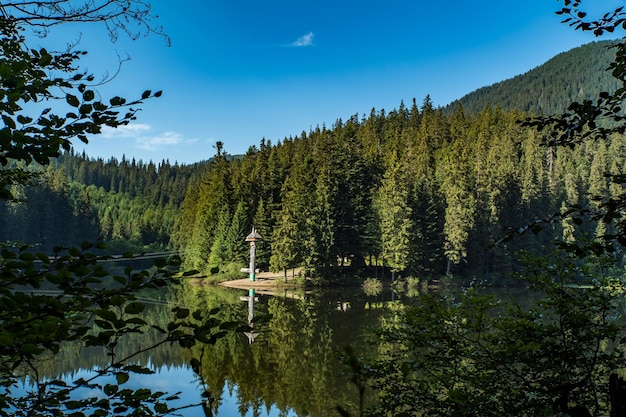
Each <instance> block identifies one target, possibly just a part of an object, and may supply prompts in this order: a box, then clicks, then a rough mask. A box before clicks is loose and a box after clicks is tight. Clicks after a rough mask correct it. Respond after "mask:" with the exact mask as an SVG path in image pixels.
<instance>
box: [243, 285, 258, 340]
mask: <svg viewBox="0 0 626 417" xmlns="http://www.w3.org/2000/svg"><path fill="white" fill-rule="evenodd" d="M254 294H255V292H254V288H250V290H248V295H247V296H241V297H239V299H240V300H241V301H247V302H248V326H250V329H251V330H250V331H247V332H245V333H244V334H245V335H246V336H247V337H248V342H249V343H252V342H254V339H255V338H256V337H257V336H258V335H259V332H257V331H255V330H254V303H256V302H257V301H259V298H258V297H255V295H254Z"/></svg>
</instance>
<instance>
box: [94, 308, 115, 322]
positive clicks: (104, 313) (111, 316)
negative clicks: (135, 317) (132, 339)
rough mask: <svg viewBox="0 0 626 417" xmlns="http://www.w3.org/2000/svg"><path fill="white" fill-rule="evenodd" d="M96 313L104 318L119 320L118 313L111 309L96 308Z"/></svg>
mask: <svg viewBox="0 0 626 417" xmlns="http://www.w3.org/2000/svg"><path fill="white" fill-rule="evenodd" d="M94 313H95V314H96V315H97V316H98V317H102V318H103V319H105V320H108V321H114V320H117V315H116V314H115V313H114V312H112V311H111V310H105V309H98V310H95V311H94Z"/></svg>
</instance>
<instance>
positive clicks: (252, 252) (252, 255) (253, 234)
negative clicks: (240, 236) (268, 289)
mask: <svg viewBox="0 0 626 417" xmlns="http://www.w3.org/2000/svg"><path fill="white" fill-rule="evenodd" d="M261 239H262V237H261V235H260V234H258V233H257V231H256V229H255V228H254V226H252V232H251V233H250V234H249V235H248V236H247V237H246V242H250V268H249V272H250V281H254V275H255V273H256V271H255V268H256V243H257V242H258V241H260V240H261Z"/></svg>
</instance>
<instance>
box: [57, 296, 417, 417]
mask: <svg viewBox="0 0 626 417" xmlns="http://www.w3.org/2000/svg"><path fill="white" fill-rule="evenodd" d="M416 300H419V293H418V292H415V291H414V292H413V293H406V292H405V293H402V294H398V293H394V292H392V291H391V290H389V289H385V290H384V291H382V292H380V293H378V294H370V295H368V294H365V293H364V292H363V290H362V289H361V288H350V289H341V290H334V291H328V290H317V291H314V292H311V293H304V292H299V293H298V292H295V293H293V292H287V291H283V292H280V293H278V294H274V295H267V294H263V293H260V292H253V291H251V290H237V289H230V288H223V287H214V286H202V287H198V286H191V285H187V286H183V287H182V288H180V289H178V290H176V291H174V292H172V293H171V294H168V296H167V297H166V301H167V302H168V303H170V304H175V305H184V306H188V307H191V308H201V309H211V308H214V307H220V317H221V318H223V319H225V320H234V321H239V322H244V323H245V322H247V321H248V320H249V318H251V317H252V316H254V317H255V318H259V317H268V318H267V319H266V320H265V321H264V322H263V323H260V324H255V325H254V331H253V332H250V333H249V334H247V335H245V334H240V333H239V334H230V335H228V336H227V337H225V338H223V339H221V340H219V341H218V342H217V344H216V345H214V346H196V347H194V348H193V349H192V350H191V351H186V350H181V349H180V348H179V347H177V346H169V345H168V346H164V347H162V348H159V349H158V350H155V351H153V352H151V353H150V355H149V356H145V357H143V358H140V361H141V362H142V363H144V364H146V363H147V364H149V365H150V366H151V368H152V369H153V370H154V371H155V374H153V375H133V376H132V377H131V379H130V381H129V382H128V383H127V384H126V386H129V387H150V388H152V389H153V390H155V389H156V390H161V391H166V392H168V393H175V392H180V393H181V394H180V396H181V400H180V401H179V402H178V403H174V405H176V404H181V405H182V404H190V403H198V402H200V401H201V397H200V393H201V392H202V387H204V388H206V389H207V390H208V391H209V392H210V393H211V395H212V396H213V397H214V400H213V402H212V404H211V408H212V410H213V413H214V414H215V415H217V416H255V417H256V416H272V417H274V416H299V417H303V416H311V417H317V416H329V415H337V413H336V411H335V408H336V406H337V405H341V406H342V407H344V408H346V409H348V410H350V411H351V412H352V413H353V414H355V413H356V411H357V410H356V406H355V404H357V402H358V395H357V392H356V390H355V389H354V387H352V386H351V385H350V384H349V383H348V382H347V377H346V376H345V375H344V371H346V369H345V368H344V366H343V364H342V362H341V360H340V357H339V356H340V353H341V352H342V351H343V349H344V347H345V346H347V345H350V346H352V347H353V348H354V349H355V350H356V351H357V352H359V353H374V352H375V349H376V347H375V345H373V344H371V343H368V340H369V339H371V335H372V331H373V330H374V329H376V328H377V327H378V326H379V325H380V324H381V323H382V320H385V318H386V317H389V316H390V315H391V314H392V312H393V311H394V309H398V308H400V306H401V305H402V304H403V303H414V302H416ZM170 309H171V306H167V305H162V304H159V303H157V304H156V305H151V306H150V308H149V311H148V313H147V314H146V317H147V319H148V320H149V321H152V322H153V323H155V324H157V325H160V326H164V325H165V323H167V321H168V320H169V319H170V316H169V314H170V313H169V312H170ZM152 337H153V336H151V335H142V336H141V337H140V338H137V339H135V340H133V341H132V342H129V343H127V344H126V346H122V347H121V351H120V352H119V354H120V356H122V355H124V354H127V353H129V352H132V351H133V349H137V348H138V346H145V345H146V344H147V343H150V342H151V340H152V339H151V338H152ZM200 356H202V358H203V359H202V367H201V373H202V375H201V377H198V376H197V375H195V374H194V372H193V371H192V370H191V369H190V368H189V367H188V366H187V365H186V364H187V363H188V361H189V359H191V357H200ZM105 361H106V355H105V354H104V352H102V351H88V350H86V349H81V348H80V346H74V347H71V346H70V347H68V348H67V349H64V350H63V352H62V354H61V355H60V356H59V357H58V358H57V360H56V361H55V363H54V364H53V365H51V368H50V369H49V370H48V372H49V375H50V376H57V375H59V374H61V375H63V377H64V378H66V379H75V378H78V377H84V376H86V375H88V374H89V372H90V371H89V370H91V369H95V368H97V367H98V366H102V365H104V363H106V362H105ZM88 394H89V393H83V394H82V395H88ZM181 413H182V415H184V416H186V417H195V416H204V415H205V414H204V412H203V410H202V408H201V407H194V408H190V409H186V410H184V411H182V412H181Z"/></svg>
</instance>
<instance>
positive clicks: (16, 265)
mask: <svg viewBox="0 0 626 417" xmlns="http://www.w3.org/2000/svg"><path fill="white" fill-rule="evenodd" d="M92 249H95V247H94V246H92V245H90V244H85V245H84V246H83V248H82V249H81V250H78V249H61V248H58V251H57V253H56V254H55V257H54V258H50V257H48V256H46V255H43V254H33V253H32V252H29V251H27V250H26V248H22V249H19V250H12V249H10V248H8V247H5V248H3V250H2V253H1V257H0V271H1V278H2V279H1V282H0V323H2V327H1V329H0V387H2V394H0V413H1V414H5V415H8V414H11V415H15V416H20V415H24V416H26V415H50V413H53V414H54V413H67V412H68V411H71V412H72V415H74V416H81V415H87V414H90V415H109V414H115V415H126V414H128V415H166V414H170V413H172V412H174V411H176V408H170V406H169V405H168V402H169V401H171V400H173V399H175V398H176V395H170V394H167V393H164V392H159V391H156V392H153V391H152V390H150V389H147V388H140V389H130V388H124V387H123V385H124V384H125V383H126V382H127V381H129V379H130V378H131V375H132V374H145V373H152V371H151V370H150V369H149V368H148V367H146V366H143V365H138V364H137V361H136V358H137V356H138V355H140V354H142V353H144V352H149V351H152V350H154V349H155V348H157V347H159V346H160V345H164V344H168V343H176V344H178V345H180V346H181V347H183V348H190V347H192V346H194V345H195V344H196V343H203V344H214V343H215V342H216V340H217V339H219V338H220V337H222V336H224V335H225V334H226V332H228V331H235V330H240V326H239V325H238V324H236V323H228V322H221V321H220V320H218V319H217V318H216V314H217V313H218V310H217V309H214V310H211V311H208V312H206V313H204V312H200V311H194V312H193V313H192V312H191V311H190V310H189V309H187V308H184V307H174V308H173V309H172V313H173V317H174V318H173V319H172V320H171V321H170V322H169V323H168V324H167V325H166V326H165V327H158V326H154V325H150V324H149V323H148V322H147V321H146V320H145V318H144V317H143V315H142V314H143V313H144V310H145V303H144V302H143V301H141V300H140V299H139V295H140V294H142V293H143V292H145V291H148V290H163V289H164V288H165V287H167V286H170V285H172V283H174V282H176V279H175V277H174V272H173V271H174V270H175V269H177V268H178V266H179V265H180V259H178V258H172V259H170V260H169V261H165V260H158V261H156V262H155V267H154V268H153V269H152V270H150V271H145V270H144V271H139V272H133V271H132V270H131V269H126V271H125V274H123V275H113V276H109V274H108V273H107V271H106V270H105V269H104V268H103V267H102V266H101V264H100V263H99V261H102V260H103V259H102V258H100V257H98V256H95V255H94V254H93V253H91V252H89V251H90V250H92ZM150 329H152V330H156V332H157V333H158V334H160V336H159V338H158V339H157V340H156V341H153V342H151V343H150V344H148V345H146V346H143V347H142V348H140V349H137V350H136V351H134V352H132V353H130V354H125V355H123V356H122V357H119V355H118V353H117V352H118V348H119V347H120V346H121V345H122V344H123V343H125V341H126V340H127V339H128V337H130V336H131V335H133V334H145V333H146V332H147V331H149V330H150ZM68 342H77V343H79V344H80V345H81V346H84V347H93V346H97V347H102V348H104V349H105V351H106V352H107V356H108V360H107V364H106V365H105V366H102V367H99V368H98V369H95V370H94V374H93V376H91V377H89V378H84V379H83V378H80V379H78V380H75V381H71V382H70V381H65V380H60V379H51V380H50V379H46V378H44V377H43V375H41V373H40V371H39V368H40V366H41V360H42V359H45V358H46V357H49V356H50V355H54V354H58V353H59V350H60V349H61V348H62V346H63V345H64V344H65V343H68ZM196 361H197V359H196ZM25 381H30V383H31V384H30V386H31V388H29V389H25V388H22V389H20V387H24V385H25ZM85 388H89V389H90V390H97V391H99V392H100V394H99V395H90V396H88V397H87V398H82V397H81V396H77V395H76V393H77V392H79V391H80V390H82V389H85ZM22 391H23V394H21V395H18V394H17V393H19V392H22ZM206 397H207V398H210V396H209V395H206ZM193 405H194V404H186V405H184V406H182V407H183V408H187V407H190V406H193ZM195 405H197V404H195ZM92 413H93V414H92Z"/></svg>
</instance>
